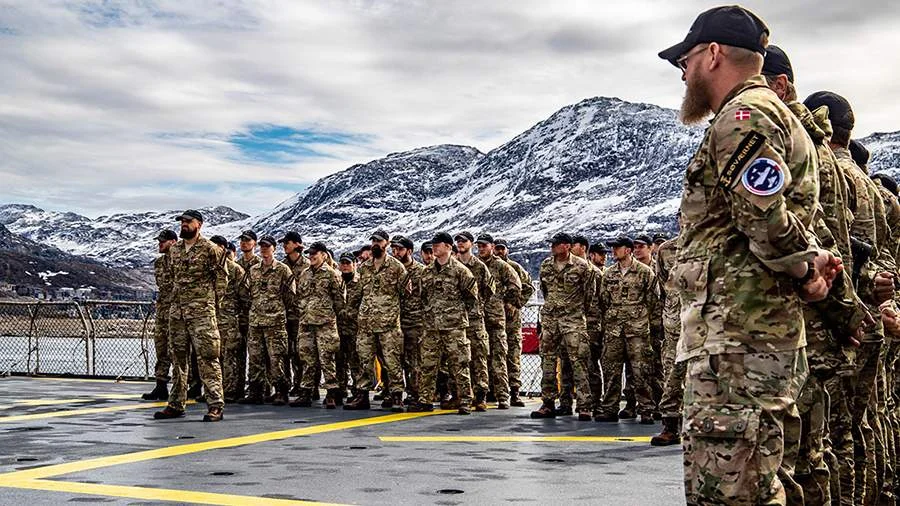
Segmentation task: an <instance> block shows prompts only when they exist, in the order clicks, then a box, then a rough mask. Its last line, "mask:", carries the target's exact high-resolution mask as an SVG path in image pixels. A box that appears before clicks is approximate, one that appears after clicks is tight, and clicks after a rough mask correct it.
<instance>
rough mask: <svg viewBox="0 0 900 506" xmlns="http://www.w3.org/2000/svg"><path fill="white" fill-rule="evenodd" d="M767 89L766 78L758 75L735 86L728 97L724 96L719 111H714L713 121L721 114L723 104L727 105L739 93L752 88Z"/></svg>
mask: <svg viewBox="0 0 900 506" xmlns="http://www.w3.org/2000/svg"><path fill="white" fill-rule="evenodd" d="M768 87H769V85H768V84H766V78H765V77H763V76H762V75H760V74H757V75H755V76H753V77H751V78H750V79H747V80H746V81H744V82H742V83H741V84H738V85H737V86H735V87H734V88H732V90H731V92H729V93H728V95H726V96H725V99H724V100H722V104H721V105H720V106H719V110H718V111H716V115H715V116H714V117H713V120H715V119H716V117H718V116H719V113H720V112H722V109H724V108H725V104H727V103H728V102H731V101H732V100H733V99H734V97H736V96H738V95H740V94H741V93H743V92H745V91H747V90H749V89H752V88H768Z"/></svg>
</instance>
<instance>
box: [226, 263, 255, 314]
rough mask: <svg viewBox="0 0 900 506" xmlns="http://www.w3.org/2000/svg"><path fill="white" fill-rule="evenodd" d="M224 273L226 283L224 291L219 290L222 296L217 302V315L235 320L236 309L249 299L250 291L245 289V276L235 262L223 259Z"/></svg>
mask: <svg viewBox="0 0 900 506" xmlns="http://www.w3.org/2000/svg"><path fill="white" fill-rule="evenodd" d="M225 273H226V274H227V276H226V277H227V282H226V283H225V287H224V289H221V290H219V293H221V294H222V297H221V299H220V300H219V314H220V315H225V316H227V317H233V318H237V316H238V308H239V307H240V306H241V305H242V304H243V301H245V300H247V299H249V297H250V290H249V288H248V287H247V274H246V273H245V272H244V269H242V268H241V266H240V265H238V263H237V262H235V261H234V260H232V259H230V258H227V257H226V259H225Z"/></svg>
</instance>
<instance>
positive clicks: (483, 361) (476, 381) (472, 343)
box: [447, 318, 490, 397]
mask: <svg viewBox="0 0 900 506" xmlns="http://www.w3.org/2000/svg"><path fill="white" fill-rule="evenodd" d="M472 320H475V319H474V318H471V319H470V321H472ZM466 338H467V339H468V340H469V347H470V349H471V361H470V362H469V374H470V377H471V382H472V390H473V391H474V393H475V396H476V397H478V396H480V395H486V394H487V391H488V388H489V387H490V385H489V384H488V380H489V379H488V354H489V353H490V341H489V338H488V334H487V330H485V328H484V320H483V319H481V318H479V319H478V320H477V321H476V323H475V324H473V325H469V326H468V327H467V328H466ZM447 372H448V374H449V373H450V370H449V367H448V370H447ZM449 377H450V378H452V377H453V375H452V374H450V375H449Z"/></svg>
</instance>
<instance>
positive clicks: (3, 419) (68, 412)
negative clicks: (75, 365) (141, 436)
mask: <svg viewBox="0 0 900 506" xmlns="http://www.w3.org/2000/svg"><path fill="white" fill-rule="evenodd" d="M193 403H194V401H187V404H193ZM166 404H167V403H165V402H144V403H141V404H123V405H121V406H107V407H104V408H82V409H64V410H61V411H51V412H49V413H32V414H30V415H11V416H0V423H12V422H28V421H31V420H43V419H45V418H60V417H64V416H78V415H93V414H96V413H114V412H116V411H129V410H133V409H148V408H161V407H164V406H165V405H166Z"/></svg>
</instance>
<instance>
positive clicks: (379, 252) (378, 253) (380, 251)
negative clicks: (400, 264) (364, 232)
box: [372, 244, 384, 258]
mask: <svg viewBox="0 0 900 506" xmlns="http://www.w3.org/2000/svg"><path fill="white" fill-rule="evenodd" d="M372 256H373V257H375V258H381V257H383V256H384V248H382V247H381V246H379V245H377V244H374V245H372Z"/></svg>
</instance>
